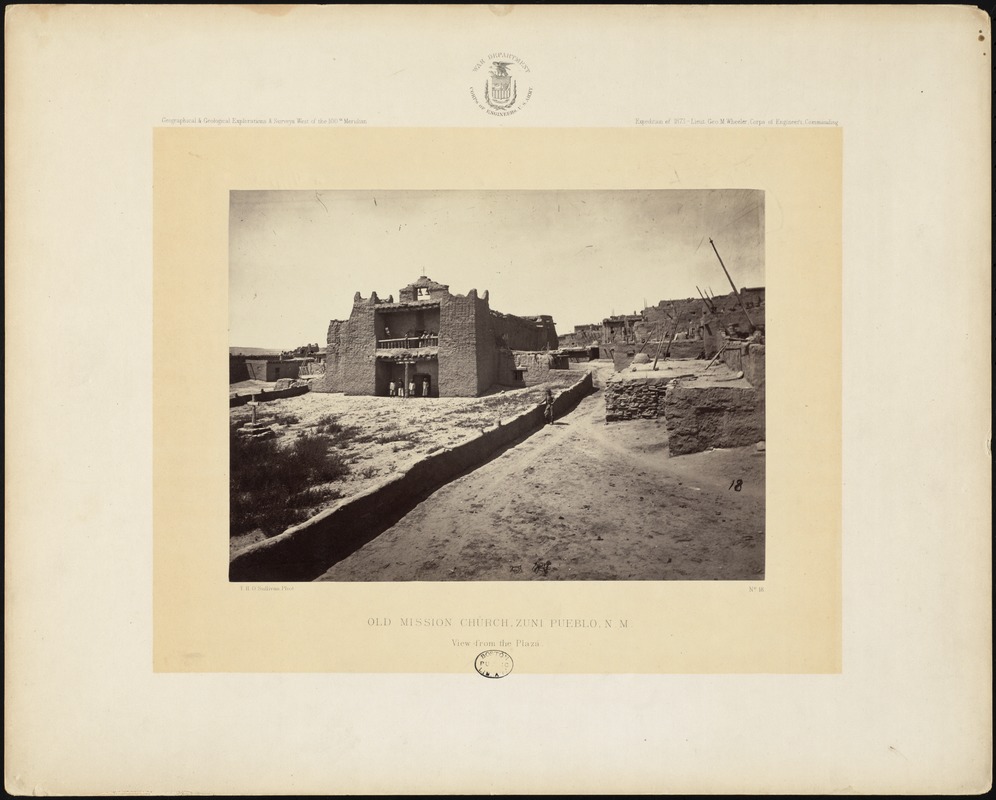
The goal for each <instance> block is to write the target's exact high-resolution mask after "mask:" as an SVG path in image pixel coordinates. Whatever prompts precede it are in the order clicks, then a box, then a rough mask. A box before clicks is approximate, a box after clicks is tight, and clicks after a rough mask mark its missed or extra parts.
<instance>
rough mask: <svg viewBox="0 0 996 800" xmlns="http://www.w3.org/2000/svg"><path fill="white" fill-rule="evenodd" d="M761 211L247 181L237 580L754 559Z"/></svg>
mask: <svg viewBox="0 0 996 800" xmlns="http://www.w3.org/2000/svg"><path fill="white" fill-rule="evenodd" d="M764 223H765V193H764V191H763V190H760V189H702V190H685V189H682V190H672V189H660V190H558V191H539V190H535V191H533V190H521V191H507V190H500V191H499V190H494V191H483V190H482V191H469V190H438V191H425V190H389V191H376V190H328V191H324V190H318V191H302V190H292V191H291V190H259V191H252V190H240V191H231V192H230V203H229V412H228V413H229V467H230V472H229V559H230V560H229V579H230V580H231V581H234V582H296V581H337V582H370V581H400V582H404V581H427V582H444V581H706V580H708V581H763V580H764V577H765V506H766V504H765V280H764V272H765V268H764V264H765V241H764V236H765V232H764ZM219 535H220V532H219Z"/></svg>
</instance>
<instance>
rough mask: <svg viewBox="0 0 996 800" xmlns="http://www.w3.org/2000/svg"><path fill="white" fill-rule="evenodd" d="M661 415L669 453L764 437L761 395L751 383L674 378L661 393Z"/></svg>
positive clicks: (740, 444)
mask: <svg viewBox="0 0 996 800" xmlns="http://www.w3.org/2000/svg"><path fill="white" fill-rule="evenodd" d="M664 418H665V420H666V422H667V432H668V451H669V452H670V454H671V455H672V456H680V455H684V454H686V453H698V452H700V451H702V450H708V449H709V448H710V447H743V446H745V445H751V444H756V443H757V442H761V441H764V396H763V393H762V392H759V391H758V390H757V389H755V388H754V387H752V386H746V387H745V386H739V387H738V386H694V385H692V386H685V385H682V383H681V381H675V382H674V383H672V384H671V386H669V387H668V390H667V394H666V395H665V396H664Z"/></svg>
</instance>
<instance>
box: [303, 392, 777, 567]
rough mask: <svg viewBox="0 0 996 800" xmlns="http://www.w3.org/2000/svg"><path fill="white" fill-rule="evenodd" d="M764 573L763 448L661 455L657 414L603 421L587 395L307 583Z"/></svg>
mask: <svg viewBox="0 0 996 800" xmlns="http://www.w3.org/2000/svg"><path fill="white" fill-rule="evenodd" d="M737 481H742V483H741V484H739V486H740V490H739V491H737V490H736V486H737V483H736V482H737ZM731 484H732V488H731ZM763 577H764V453H763V452H757V451H756V449H755V448H754V447H744V448H736V449H731V450H713V451H709V452H705V453H696V454H692V455H686V456H680V457H676V458H669V457H668V454H667V433H666V429H665V426H664V423H663V421H661V422H660V423H658V422H657V421H653V420H646V421H643V420H641V421H633V422H616V423H609V424H606V423H605V408H604V399H603V396H602V392H601V391H598V392H596V393H595V394H593V395H591V396H589V397H587V398H585V399H584V400H583V401H582V402H581V404H580V405H579V406H578V407H577V409H576V410H575V411H574V412H572V413H571V414H569V415H568V416H566V417H565V418H564V419H561V420H558V421H557V422H556V423H555V424H554V425H552V426H547V427H546V428H544V429H543V430H541V431H539V432H538V433H536V434H534V435H533V436H531V437H530V438H529V439H527V440H526V441H524V442H522V443H521V444H519V445H517V446H516V447H513V448H511V449H509V450H507V451H505V452H504V453H503V454H501V455H500V456H498V457H497V458H495V459H494V460H493V461H491V462H489V463H487V464H485V465H484V466H482V467H480V468H478V469H477V470H475V471H473V472H471V473H469V474H468V475H465V476H463V477H461V478H459V479H457V480H455V481H453V482H452V483H450V484H448V485H447V486H444V487H443V488H442V489H440V490H438V491H437V492H435V493H434V494H433V495H432V496H430V497H429V498H427V499H426V500H425V501H424V502H422V503H421V504H419V505H418V506H416V507H415V508H414V509H413V510H412V511H411V512H410V513H408V514H407V515H406V516H405V517H403V518H402V519H401V520H400V521H399V522H398V524H396V525H395V526H394V527H392V528H390V529H388V530H387V531H385V532H384V533H382V534H381V535H380V536H378V537H377V538H376V539H374V540H373V541H371V542H369V543H368V544H367V545H365V546H364V547H363V548H361V549H360V550H358V551H356V552H355V553H353V554H352V555H350V556H348V557H347V558H345V559H344V560H342V561H340V562H339V563H338V564H335V565H334V566H333V567H332V568H331V569H329V570H328V571H327V572H326V573H325V574H324V575H323V576H322V577H321V578H319V580H332V581H413V580H418V581H450V580H463V581H465V580H618V579H622V580H674V579H678V580H734V579H738V580H745V579H761V578H763Z"/></svg>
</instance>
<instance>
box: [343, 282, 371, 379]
mask: <svg viewBox="0 0 996 800" xmlns="http://www.w3.org/2000/svg"><path fill="white" fill-rule="evenodd" d="M377 302H378V300H377V295H376V293H372V294H371V295H370V298H369V299H368V300H364V299H363V298H362V297H360V293H359V292H357V293H356V295H355V296H354V298H353V312H352V313H351V314H350V315H349V319H348V320H347V321H346V323H345V325H343V326H342V333H341V336H340V339H339V370H340V374H341V376H342V389H341V391H343V392H345V393H346V394H366V395H372V394H374V393H375V392H376V390H377V384H376V370H375V366H374V364H375V358H374V356H375V353H376V350H377V337H376V335H375V331H374V311H375V309H376V304H377Z"/></svg>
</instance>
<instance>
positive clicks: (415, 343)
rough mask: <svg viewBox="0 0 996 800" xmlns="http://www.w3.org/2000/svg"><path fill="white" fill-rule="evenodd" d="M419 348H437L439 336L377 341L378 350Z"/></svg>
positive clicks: (427, 335)
mask: <svg viewBox="0 0 996 800" xmlns="http://www.w3.org/2000/svg"><path fill="white" fill-rule="evenodd" d="M419 347H439V334H432V335H429V334H426V335H424V336H405V337H404V338H401V339H378V340H377V349H378V350H415V349H417V348H419Z"/></svg>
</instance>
